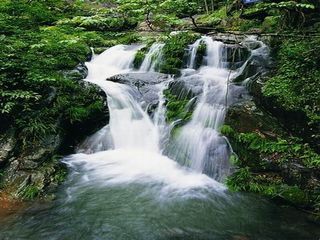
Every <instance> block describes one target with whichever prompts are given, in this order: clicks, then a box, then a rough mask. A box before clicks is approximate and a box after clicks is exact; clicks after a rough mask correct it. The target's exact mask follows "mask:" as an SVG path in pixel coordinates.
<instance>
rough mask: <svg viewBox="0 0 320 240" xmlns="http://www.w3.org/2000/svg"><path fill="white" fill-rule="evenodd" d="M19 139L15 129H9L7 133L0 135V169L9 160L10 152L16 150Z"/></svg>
mask: <svg viewBox="0 0 320 240" xmlns="http://www.w3.org/2000/svg"><path fill="white" fill-rule="evenodd" d="M16 143H17V140H16V138H15V136H14V131H13V130H9V131H7V133H6V134H3V135H0V169H1V167H2V166H3V165H4V164H5V163H6V161H7V160H8V158H9V156H10V153H12V151H13V150H14V148H15V146H16Z"/></svg>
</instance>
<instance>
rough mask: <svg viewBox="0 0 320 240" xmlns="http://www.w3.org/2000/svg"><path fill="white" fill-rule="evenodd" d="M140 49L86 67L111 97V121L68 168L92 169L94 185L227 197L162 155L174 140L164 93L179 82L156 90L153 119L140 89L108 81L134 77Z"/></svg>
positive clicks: (124, 49)
mask: <svg viewBox="0 0 320 240" xmlns="http://www.w3.org/2000/svg"><path fill="white" fill-rule="evenodd" d="M162 47H163V45H156V46H155V47H154V48H153V50H150V52H152V53H149V54H148V55H147V56H146V59H145V62H149V63H148V65H149V66H150V63H151V62H150V59H151V58H152V57H150V56H152V55H153V56H158V55H157V54H158V53H159V51H160V49H161V48H162ZM139 49H141V46H124V45H119V46H115V47H112V48H110V49H108V50H106V51H105V52H104V53H102V54H101V55H98V56H94V57H93V58H92V60H91V61H90V62H88V63H86V66H87V67H88V72H89V74H88V77H87V78H86V81H89V82H92V83H94V84H97V85H98V86H100V87H101V89H102V90H103V91H104V92H105V93H106V94H107V98H108V108H109V113H110V121H109V124H107V125H106V126H105V127H104V128H102V129H101V130H100V131H98V132H97V133H96V134H94V135H93V136H91V137H89V138H88V139H87V140H86V141H85V143H84V144H83V145H82V147H83V148H85V149H80V150H79V153H78V154H75V155H72V156H71V157H70V158H68V159H67V161H66V163H67V164H69V165H70V166H71V167H76V166H78V165H79V164H82V165H83V168H84V169H86V170H85V171H84V172H85V173H84V175H85V178H84V179H85V181H87V180H88V179H89V180H90V182H91V183H92V184H93V183H96V184H98V183H99V184H100V183H103V184H120V183H121V184H122V183H131V182H146V181H147V182H154V181H155V182H159V183H160V184H161V187H163V191H165V192H167V191H168V190H170V189H175V192H177V191H178V192H181V193H182V192H185V193H186V194H189V193H188V189H190V188H212V189H215V190H216V191H221V192H223V191H224V190H225V187H224V186H223V185H221V184H220V183H218V182H216V181H214V180H213V179H211V178H209V177H208V176H206V175H204V174H201V173H200V174H199V173H190V172H189V171H187V170H185V169H184V168H182V167H181V166H180V165H179V164H178V163H177V162H175V161H174V160H172V159H170V158H168V157H167V156H164V155H163V154H162V152H163V149H164V146H165V145H166V142H167V141H168V139H169V127H168V126H167V124H166V121H165V115H166V108H165V101H166V100H165V97H164V90H165V89H167V87H168V84H169V83H170V81H172V80H173V79H172V77H171V76H169V77H168V79H167V80H165V81H164V82H161V83H157V84H155V85H154V88H153V90H156V91H157V92H158V105H157V107H156V110H155V111H154V114H153V117H150V116H149V115H148V113H147V112H146V110H145V109H143V108H142V105H143V104H142V103H143V100H141V93H140V91H139V90H138V88H135V87H133V86H131V85H126V84H120V83H116V82H112V81H109V80H108V78H109V77H111V76H114V75H116V74H123V73H130V72H132V73H133V74H134V71H133V70H132V69H131V66H132V63H133V61H134V57H135V55H136V53H137V51H138V50H139ZM155 49H156V50H155ZM154 54H156V55H154ZM152 64H154V62H153V63H152ZM152 64H151V68H152ZM146 69H147V68H146ZM145 74H148V73H145Z"/></svg>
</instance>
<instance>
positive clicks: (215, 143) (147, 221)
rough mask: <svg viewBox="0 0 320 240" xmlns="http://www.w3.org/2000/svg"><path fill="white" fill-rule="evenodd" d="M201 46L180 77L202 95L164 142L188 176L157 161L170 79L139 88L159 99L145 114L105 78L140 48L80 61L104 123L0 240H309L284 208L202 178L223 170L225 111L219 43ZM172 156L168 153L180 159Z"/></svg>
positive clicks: (123, 87) (307, 229)
mask: <svg viewBox="0 0 320 240" xmlns="http://www.w3.org/2000/svg"><path fill="white" fill-rule="evenodd" d="M200 42H204V43H205V44H206V45H207V56H206V57H205V59H204V65H203V66H202V67H201V68H200V69H199V70H197V71H196V70H194V69H193V70H192V71H190V69H184V70H182V77H181V80H182V81H184V82H186V83H190V82H192V83H195V84H197V85H200V86H201V93H200V95H199V96H198V97H197V103H196V107H195V110H194V113H193V116H192V119H191V121H190V122H189V123H187V124H186V125H185V126H184V127H183V128H182V130H181V134H180V135H179V136H178V139H177V141H176V142H174V143H172V142H170V143H169V145H173V147H176V148H177V150H178V151H180V155H184V156H185V157H186V158H187V159H188V161H190V162H191V163H190V164H189V166H191V167H192V168H191V169H190V168H185V167H181V166H180V165H179V164H178V163H176V162H175V161H173V160H171V159H170V158H168V157H166V156H164V155H163V148H164V147H165V146H166V145H167V140H168V138H169V136H168V126H167V125H166V122H165V114H166V107H165V101H166V100H165V97H164V93H163V91H164V90H165V89H167V88H168V86H169V84H170V82H171V81H176V80H173V79H172V78H170V77H169V78H168V79H164V80H163V82H160V83H155V84H154V85H153V86H152V88H150V89H147V91H146V92H147V93H148V94H149V93H150V92H151V90H152V91H156V94H155V95H156V98H157V101H158V103H157V104H156V107H155V108H156V109H155V110H154V111H153V114H152V117H149V115H148V114H147V109H146V107H145V105H144V104H143V100H142V99H143V97H142V96H141V91H140V90H141V89H139V88H138V87H133V84H120V83H116V82H112V81H109V80H106V79H108V78H109V77H111V76H113V75H116V74H125V73H130V72H132V71H133V70H132V69H131V65H132V62H133V59H134V56H135V54H136V52H137V51H138V49H140V46H124V45H119V46H115V47H112V48H110V49H108V50H107V51H105V52H104V53H102V54H101V55H99V56H97V55H94V56H93V58H92V60H91V61H90V62H88V63H87V67H88V70H89V74H88V77H87V79H86V81H89V82H91V83H94V84H97V85H99V86H100V87H101V88H102V89H103V90H104V91H105V92H106V94H107V97H108V107H109V112H110V122H109V124H108V125H106V126H105V127H104V128H102V129H101V130H100V131H98V132H97V133H96V134H94V135H93V136H91V137H89V138H88V139H87V140H86V141H85V142H84V143H83V144H82V145H81V146H80V147H79V153H77V154H74V155H71V156H69V157H66V158H65V159H64V162H65V163H66V164H67V165H68V166H69V168H70V173H69V177H68V180H67V181H66V182H65V184H64V185H63V186H62V187H61V189H60V191H59V192H58V195H57V199H56V200H55V201H53V202H52V203H47V204H45V203H42V204H38V205H40V206H38V205H37V204H35V205H34V206H33V207H32V208H30V209H29V210H28V211H27V212H26V213H24V214H22V215H17V216H15V217H14V218H12V219H11V221H9V222H8V223H6V224H3V223H2V222H1V228H0V239H5V240H6V239H9V240H10V239H27V240H29V239H30V240H32V239H52V240H60V239H115V240H127V239H130V240H149V239H152V240H173V239H184V240H192V239H208V240H209V239H210V240H211V239H219V240H225V239H230V240H231V239H261V240H267V239H313V238H312V237H314V236H315V235H316V234H315V232H316V231H317V233H319V229H318V228H317V227H318V226H313V225H311V224H310V223H308V224H306V222H307V221H306V218H305V217H302V215H301V214H300V213H298V212H296V211H294V210H293V209H292V208H289V209H281V208H279V207H277V206H275V205H272V204H269V203H268V202H266V201H265V200H263V199H261V198H256V197H254V196H246V195H242V194H241V195H240V194H234V193H229V192H228V191H225V187H224V186H223V185H222V184H220V183H218V182H216V181H215V180H213V179H212V178H209V177H208V176H206V175H204V174H201V172H203V169H208V166H207V165H208V164H211V167H210V166H209V169H217V170H216V173H215V174H212V172H211V175H213V176H214V177H217V176H219V175H223V174H222V172H223V171H225V169H226V170H228V169H229V168H228V166H224V164H225V158H226V156H227V155H228V154H227V152H228V151H227V145H226V143H225V141H223V138H222V137H220V136H219V134H218V131H217V130H218V128H219V126H220V125H221V123H222V122H223V119H224V115H225V111H226V106H225V100H224V99H225V95H226V91H227V90H226V88H227V82H228V74H229V72H230V71H229V70H228V69H227V68H225V64H223V63H222V61H221V59H222V56H223V54H224V52H223V48H222V44H221V43H219V42H214V41H212V40H211V39H209V38H202V39H201V41H199V42H198V43H200ZM198 43H197V44H198ZM196 52H197V51H196V50H195V51H194V52H193V53H191V54H190V56H195V55H196ZM255 54H258V51H256V52H255ZM191 58H193V57H191ZM192 61H194V60H192V59H191V60H190V62H192ZM191 66H192V65H190V67H191ZM146 71H147V70H146ZM238 71H240V70H237V71H234V72H231V77H233V76H234V75H233V74H236V73H237V72H238ZM145 74H150V73H145ZM148 76H149V75H148ZM150 85H151V81H150ZM175 144H176V145H175ZM178 151H176V152H174V153H175V154H174V155H175V156H176V157H177V158H178V159H179V160H181V158H180V157H181V156H180V157H178ZM213 163H214V164H213ZM195 170H196V171H195ZM204 172H205V171H204ZM217 178H218V177H217ZM271 213H272V214H271ZM0 221H1V219H0ZM239 222H241V224H239ZM266 223H267V224H266ZM310 233H311V234H310Z"/></svg>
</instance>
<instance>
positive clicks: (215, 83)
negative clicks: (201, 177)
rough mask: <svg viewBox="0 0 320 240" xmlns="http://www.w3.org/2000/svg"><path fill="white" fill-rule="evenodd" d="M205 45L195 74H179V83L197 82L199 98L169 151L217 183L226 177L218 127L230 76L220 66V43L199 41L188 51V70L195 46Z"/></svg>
mask: <svg viewBox="0 0 320 240" xmlns="http://www.w3.org/2000/svg"><path fill="white" fill-rule="evenodd" d="M201 43H203V44H205V45H206V56H205V59H204V62H205V63H204V65H203V66H202V67H200V69H199V70H197V71H190V69H185V70H183V75H182V77H181V79H182V80H183V81H185V82H190V81H199V82H200V83H201V84H202V94H201V96H199V97H198V101H197V104H196V107H195V110H194V112H193V115H192V118H191V121H190V122H189V123H187V124H186V125H185V126H183V127H182V129H181V130H180V131H179V135H178V137H177V138H176V139H175V141H174V145H175V147H173V148H171V149H170V151H171V153H170V156H172V157H173V158H175V159H177V160H178V161H179V162H181V163H182V164H184V165H187V166H189V167H191V168H192V169H194V170H195V171H197V172H200V173H202V172H206V173H207V174H209V175H210V176H212V177H213V178H215V179H218V180H221V179H223V177H225V176H226V175H228V174H229V171H230V164H229V149H228V148H229V146H228V144H227V142H226V141H225V139H224V138H223V137H222V136H221V135H220V134H219V127H221V125H222V124H223V122H224V118H225V114H226V108H227V106H226V97H227V88H228V81H229V80H230V79H232V77H233V74H234V72H231V71H230V70H229V69H227V68H225V67H224V65H225V64H224V63H223V62H222V59H223V54H224V51H223V50H224V48H223V43H221V42H218V41H213V40H212V38H210V37H202V38H201V39H200V40H198V41H197V42H196V43H195V44H193V45H191V47H190V49H189V52H190V54H189V56H190V59H189V61H188V62H189V63H190V64H189V65H188V66H189V67H190V68H194V65H195V63H194V61H195V60H194V59H195V56H196V54H197V49H198V47H199V45H200V44H201Z"/></svg>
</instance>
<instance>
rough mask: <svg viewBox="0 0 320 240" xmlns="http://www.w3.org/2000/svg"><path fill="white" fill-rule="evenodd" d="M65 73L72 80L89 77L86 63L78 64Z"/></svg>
mask: <svg viewBox="0 0 320 240" xmlns="http://www.w3.org/2000/svg"><path fill="white" fill-rule="evenodd" d="M64 75H65V76H66V77H67V78H68V79H71V80H74V81H80V80H83V79H85V78H86V77H87V75H88V68H87V67H86V65H85V64H84V63H80V64H78V65H77V66H76V67H75V68H74V69H73V70H70V71H66V72H64Z"/></svg>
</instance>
